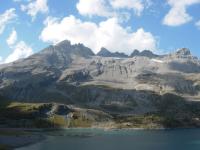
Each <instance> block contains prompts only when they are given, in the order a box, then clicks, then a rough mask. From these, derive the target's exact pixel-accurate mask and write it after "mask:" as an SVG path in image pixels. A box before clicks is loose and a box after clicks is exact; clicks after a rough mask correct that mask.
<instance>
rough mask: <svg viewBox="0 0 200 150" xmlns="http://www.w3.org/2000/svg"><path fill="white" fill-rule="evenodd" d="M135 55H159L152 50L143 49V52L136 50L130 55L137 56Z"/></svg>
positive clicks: (153, 56) (152, 56) (151, 56)
mask: <svg viewBox="0 0 200 150" xmlns="http://www.w3.org/2000/svg"><path fill="white" fill-rule="evenodd" d="M135 56H143V57H149V58H155V57H158V55H156V54H154V53H152V51H150V50H143V51H142V52H140V51H138V50H134V51H133V52H132V53H131V55H130V57H135Z"/></svg>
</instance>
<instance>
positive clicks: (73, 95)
mask: <svg viewBox="0 0 200 150" xmlns="http://www.w3.org/2000/svg"><path fill="white" fill-rule="evenodd" d="M199 90H200V62H199V60H198V58H196V57H193V56H192V55H191V53H190V51H189V50H188V49H185V48H184V49H180V50H178V51H177V52H176V53H173V54H169V55H164V56H159V55H156V54H153V53H152V52H151V51H143V52H139V51H134V52H133V53H132V55H131V57H128V56H126V55H125V54H121V53H111V52H109V51H108V50H106V49H105V48H104V49H102V50H101V51H100V52H99V53H98V54H97V56H95V55H94V53H93V52H92V51H91V50H90V49H89V48H87V47H85V46H84V45H82V44H75V45H72V44H71V43H70V42H69V41H63V42H60V43H58V44H57V45H54V46H49V47H47V48H45V49H44V50H42V51H40V52H39V53H37V54H34V55H32V56H30V57H28V58H26V59H22V60H18V61H16V62H13V63H10V64H5V65H1V66H0V95H1V96H4V97H6V98H9V99H11V100H15V101H16V100H18V101H29V102H58V103H65V104H73V105H78V106H81V107H89V108H97V109H103V110H106V111H110V112H113V113H116V112H124V113H137V114H142V113H147V112H152V111H156V107H155V103H154V102H155V101H157V100H158V99H160V98H161V97H162V96H163V95H164V94H166V93H169V94H172V95H178V96H180V97H182V98H185V99H187V100H189V101H194V100H198V99H199ZM64 110H65V108H64V107H62V106H60V107H59V108H56V111H57V112H58V113H62V112H64Z"/></svg>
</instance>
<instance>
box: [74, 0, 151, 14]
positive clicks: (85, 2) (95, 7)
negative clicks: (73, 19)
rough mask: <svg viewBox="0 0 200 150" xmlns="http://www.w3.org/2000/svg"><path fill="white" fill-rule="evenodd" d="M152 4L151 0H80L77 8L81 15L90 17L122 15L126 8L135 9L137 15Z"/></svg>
mask: <svg viewBox="0 0 200 150" xmlns="http://www.w3.org/2000/svg"><path fill="white" fill-rule="evenodd" d="M150 4H151V0H79V2H78V3H77V5H76V8H77V9H78V11H79V13H80V14H81V15H84V16H89V17H91V16H95V15H96V16H102V17H117V16H119V17H121V13H124V10H126V11H127V10H133V11H134V14H135V15H137V16H140V15H141V13H142V12H143V10H144V9H145V8H147V7H149V6H150ZM122 9H123V12H121V10H122ZM126 13H127V12H126ZM122 15H123V14H122Z"/></svg>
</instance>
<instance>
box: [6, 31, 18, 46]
mask: <svg viewBox="0 0 200 150" xmlns="http://www.w3.org/2000/svg"><path fill="white" fill-rule="evenodd" d="M16 41H17V32H16V30H15V29H13V30H12V32H11V33H10V35H9V37H8V38H7V40H6V42H7V44H8V46H9V47H12V46H13V45H14V44H15V43H16Z"/></svg>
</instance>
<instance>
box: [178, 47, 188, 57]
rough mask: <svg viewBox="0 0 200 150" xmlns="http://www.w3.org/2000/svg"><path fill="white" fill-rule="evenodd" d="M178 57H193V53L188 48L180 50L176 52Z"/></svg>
mask: <svg viewBox="0 0 200 150" xmlns="http://www.w3.org/2000/svg"><path fill="white" fill-rule="evenodd" d="M176 55H179V56H189V55H191V52H190V50H189V49H188V48H180V49H178V50H177V51H176Z"/></svg>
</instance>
